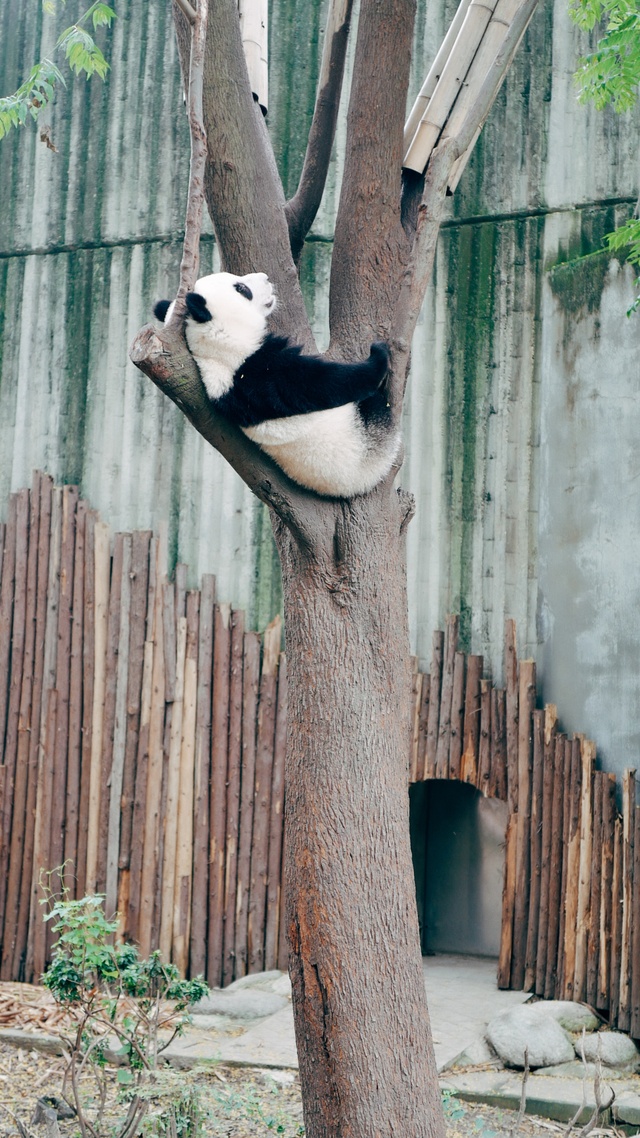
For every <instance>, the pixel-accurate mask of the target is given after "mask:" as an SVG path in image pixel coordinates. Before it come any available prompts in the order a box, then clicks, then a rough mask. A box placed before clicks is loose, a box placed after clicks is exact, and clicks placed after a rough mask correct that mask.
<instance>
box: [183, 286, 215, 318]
mask: <svg viewBox="0 0 640 1138" xmlns="http://www.w3.org/2000/svg"><path fill="white" fill-rule="evenodd" d="M184 302H185V304H186V306H187V312H188V313H189V316H190V317H191V318H192V320H195V321H196V323H197V324H206V323H207V320H211V319H212V317H211V313H210V312H209V309H208V308H207V302H206V300H205V299H204V297H203V296H201V295H200V293H199V292H188V293H187V295H186V296H185V298H184Z"/></svg>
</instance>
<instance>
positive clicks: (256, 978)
mask: <svg viewBox="0 0 640 1138" xmlns="http://www.w3.org/2000/svg"><path fill="white" fill-rule="evenodd" d="M283 976H286V972H280V971H279V969H278V968H272V969H271V971H270V972H252V973H251V975H249V976H241V977H240V979H239V980H234V981H233V984H228V985H227V987H226V988H225V989H224V990H225V992H237V991H239V990H240V991H241V990H243V989H244V988H265V989H267V990H268V991H270V992H272V991H274V984H277V983H278V981H279V980H281V979H282V977H283Z"/></svg>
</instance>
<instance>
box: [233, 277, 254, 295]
mask: <svg viewBox="0 0 640 1138" xmlns="http://www.w3.org/2000/svg"><path fill="white" fill-rule="evenodd" d="M233 287H234V289H235V290H236V292H239V293H240V296H244V297H245V298H246V299H247V300H253V293H252V291H251V289H250V288H249V285H246V284H244V283H243V281H236V283H235V284H234V286H233Z"/></svg>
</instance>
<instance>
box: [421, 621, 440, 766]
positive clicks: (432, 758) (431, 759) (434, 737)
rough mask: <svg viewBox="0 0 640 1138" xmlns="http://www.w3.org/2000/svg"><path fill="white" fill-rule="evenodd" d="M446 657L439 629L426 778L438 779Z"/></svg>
mask: <svg viewBox="0 0 640 1138" xmlns="http://www.w3.org/2000/svg"><path fill="white" fill-rule="evenodd" d="M443 655H444V632H441V631H440V630H439V629H438V630H437V631H436V632H434V634H433V652H432V656H431V673H430V675H431V683H430V689H429V719H428V722H427V753H426V759H425V774H424V777H425V778H435V777H436V753H437V749H438V728H439V724H440V688H441V686H442V658H443Z"/></svg>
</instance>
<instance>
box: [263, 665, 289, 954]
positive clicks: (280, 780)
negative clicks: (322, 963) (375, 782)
mask: <svg viewBox="0 0 640 1138" xmlns="http://www.w3.org/2000/svg"><path fill="white" fill-rule="evenodd" d="M287 695H288V689H287V658H286V656H285V655H284V653H283V654H282V655H281V656H280V662H279V665H278V698H277V705H276V730H275V742H274V752H273V774H272V782H271V822H270V826H269V859H268V863H267V927H266V933H265V968H266V969H267V970H268V969H270V968H277V967H278V933H279V924H280V911H281V896H280V891H281V888H282V837H283V826H284V766H285V752H286V746H287Z"/></svg>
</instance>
